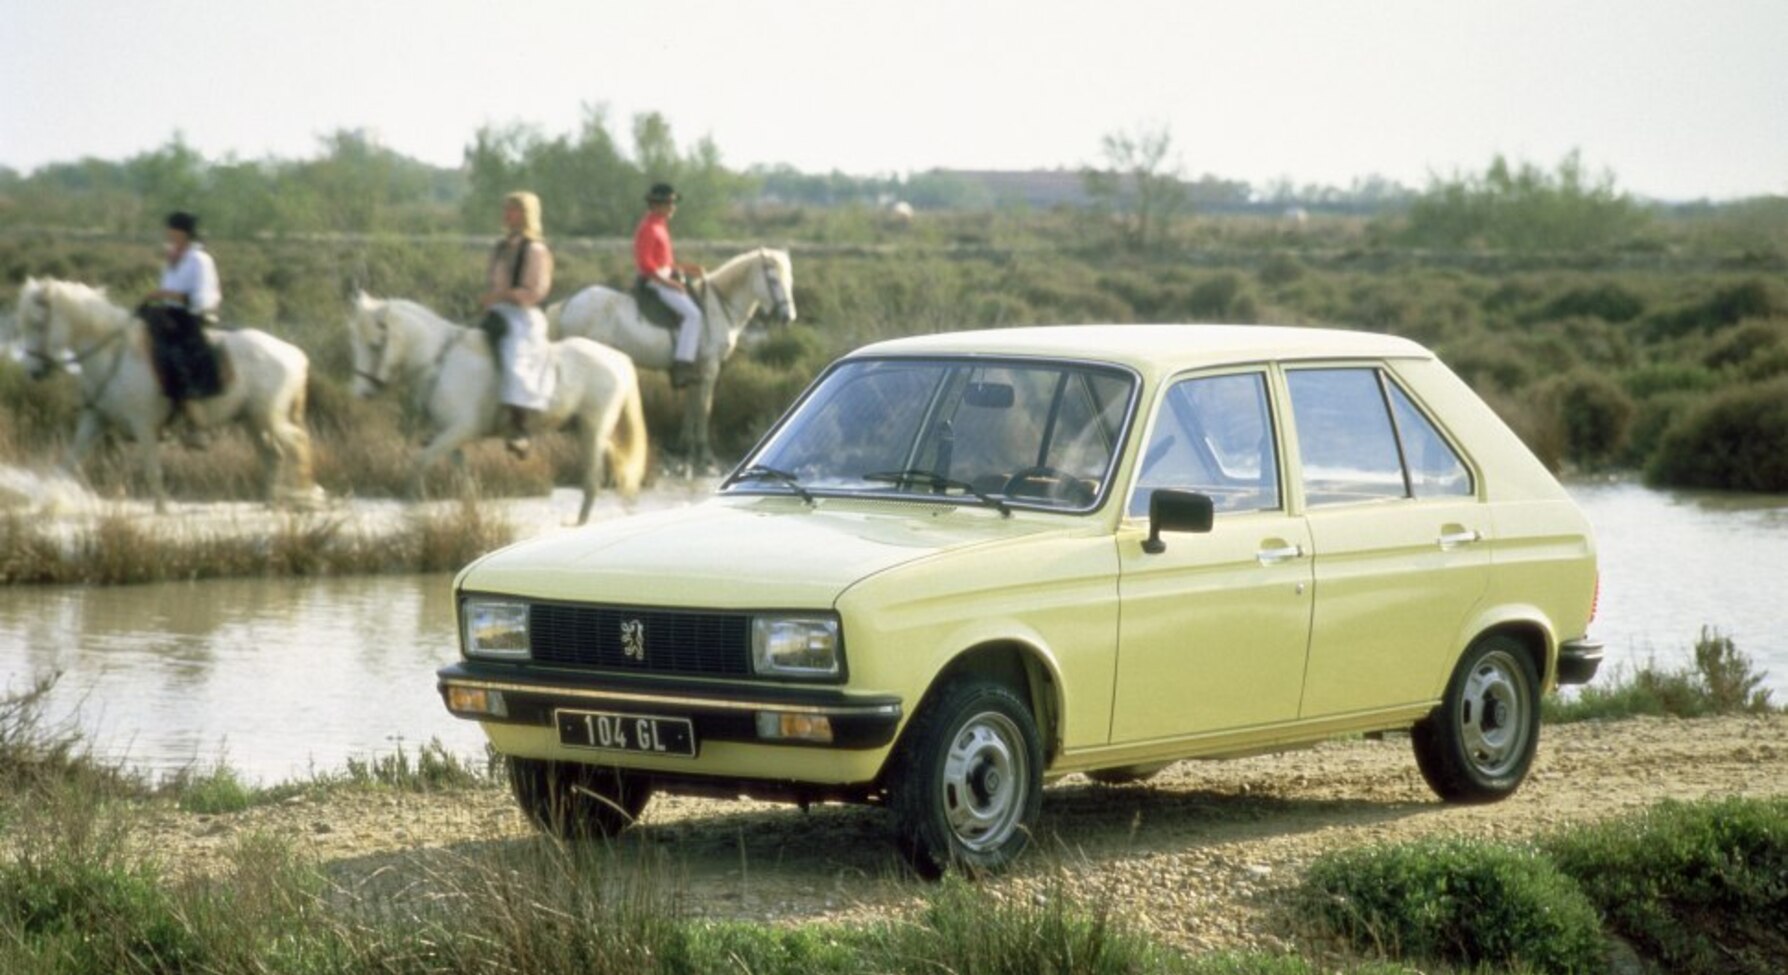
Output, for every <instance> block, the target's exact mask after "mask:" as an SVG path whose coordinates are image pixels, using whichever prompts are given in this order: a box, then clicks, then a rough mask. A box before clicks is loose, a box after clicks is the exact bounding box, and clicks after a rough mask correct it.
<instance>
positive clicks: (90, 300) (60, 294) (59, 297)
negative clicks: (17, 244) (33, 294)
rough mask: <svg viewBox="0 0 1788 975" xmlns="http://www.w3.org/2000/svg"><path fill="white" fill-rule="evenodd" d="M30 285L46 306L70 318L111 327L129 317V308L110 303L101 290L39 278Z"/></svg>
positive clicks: (104, 290)
mask: <svg viewBox="0 0 1788 975" xmlns="http://www.w3.org/2000/svg"><path fill="white" fill-rule="evenodd" d="M33 283H34V284H36V286H37V289H38V290H37V293H38V294H40V295H42V296H43V298H44V300H45V301H46V302H47V303H49V304H50V305H53V306H54V307H56V308H58V309H60V310H61V311H62V313H63V314H65V315H67V316H69V317H70V318H74V317H77V316H78V317H80V318H81V319H84V320H85V321H86V322H87V323H89V324H114V325H115V324H118V323H120V322H127V321H129V320H130V318H131V311H130V309H128V308H120V307H118V306H117V305H114V304H112V299H111V297H110V296H108V295H107V294H106V289H104V288H96V287H94V286H93V285H90V284H83V283H81V282H79V281H63V280H61V279H59V278H38V279H37V280H36V281H35V282H28V283H27V285H26V287H27V288H29V287H30V286H31V284H33ZM107 317H109V318H110V319H111V321H110V322H106V321H105V319H106V318H107Z"/></svg>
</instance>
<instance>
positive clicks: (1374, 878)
mask: <svg viewBox="0 0 1788 975" xmlns="http://www.w3.org/2000/svg"><path fill="white" fill-rule="evenodd" d="M1300 905H1301V909H1302V911H1303V913H1304V914H1305V916H1306V917H1307V918H1308V919H1309V920H1311V921H1312V923H1314V924H1315V925H1316V926H1317V927H1318V928H1319V929H1321V930H1323V931H1325V932H1327V933H1331V934H1334V935H1339V936H1340V937H1342V938H1344V939H1346V941H1347V942H1348V943H1350V944H1351V945H1353V947H1354V948H1356V949H1358V950H1360V951H1366V952H1374V953H1380V954H1388V955H1390V956H1392V957H1399V958H1412V959H1431V960H1435V961H1440V962H1445V963H1449V964H1458V965H1467V966H1470V965H1494V966H1498V967H1502V966H1523V965H1525V966H1531V967H1533V968H1534V969H1536V970H1538V971H1542V972H1566V973H1569V972H1591V971H1599V970H1601V968H1602V967H1603V941H1602V934H1601V926H1600V924H1599V922H1598V919H1597V916H1596V910H1595V908H1594V907H1593V906H1592V905H1591V904H1590V902H1589V900H1588V899H1587V898H1585V897H1584V895H1583V892H1582V891H1580V890H1578V889H1577V887H1576V885H1575V884H1573V883H1572V882H1571V880H1570V878H1569V877H1567V876H1565V875H1564V874H1562V873H1560V872H1559V870H1558V869H1557V868H1556V867H1554V866H1553V865H1552V864H1551V862H1550V861H1548V860H1547V859H1546V858H1545V857H1543V856H1541V855H1540V854H1539V853H1537V852H1535V851H1533V850H1528V849H1516V848H1512V847H1507V846H1500V845H1496V844H1491V843H1484V842H1478V841H1467V840H1439V841H1424V842H1416V843H1408V844H1402V845H1396V846H1381V847H1370V848H1366V849H1360V850H1347V851H1343V852H1339V853H1331V854H1327V855H1325V856H1323V857H1321V858H1319V859H1318V860H1317V861H1316V862H1315V863H1313V864H1311V865H1310V870H1309V873H1308V874H1307V875H1306V876H1305V879H1304V882H1303V886H1302V889H1301V891H1300Z"/></svg>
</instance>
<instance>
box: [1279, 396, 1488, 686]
mask: <svg viewBox="0 0 1788 975" xmlns="http://www.w3.org/2000/svg"><path fill="white" fill-rule="evenodd" d="M1285 382H1286V388H1287V390H1288V392H1289V400H1290V403H1291V419H1292V427H1293V429H1294V430H1295V432H1296V444H1297V456H1298V460H1299V466H1298V476H1299V481H1300V485H1301V489H1302V494H1303V501H1304V506H1305V512H1306V517H1307V519H1308V522H1309V526H1310V534H1311V539H1312V542H1313V544H1314V549H1315V581H1316V606H1315V616H1314V619H1313V621H1312V624H1311V630H1310V648H1309V667H1308V670H1307V674H1306V677H1305V681H1304V694H1303V706H1302V708H1301V712H1300V713H1301V716H1302V717H1305V718H1318V717H1324V716H1330V715H1340V714H1347V713H1350V712H1357V711H1369V710H1376V709H1380V708H1387V707H1396V706H1399V705H1408V704H1418V703H1422V702H1425V701H1427V700H1430V699H1431V698H1432V697H1433V696H1434V694H1435V693H1436V691H1437V687H1436V684H1437V675H1439V674H1444V673H1446V672H1447V670H1448V669H1449V668H1450V666H1451V661H1452V660H1453V658H1454V657H1455V656H1456V655H1457V654H1458V652H1459V650H1460V649H1461V648H1460V647H1458V646H1456V645H1455V643H1456V641H1457V639H1458V634H1459V631H1460V628H1461V627H1462V626H1463V624H1464V621H1465V617H1466V615H1467V614H1468V613H1469V612H1470V611H1471V609H1472V607H1473V606H1475V605H1476V604H1477V602H1478V600H1479V599H1480V598H1481V597H1482V596H1483V594H1484V592H1485V589H1486V588H1487V586H1488V584H1489V578H1490V552H1489V546H1487V545H1485V544H1484V539H1485V537H1486V535H1487V534H1488V532H1489V531H1490V526H1491V522H1490V517H1489V514H1488V510H1487V506H1486V505H1485V504H1484V503H1483V502H1481V501H1480V500H1479V498H1478V491H1477V486H1476V483H1475V479H1474V477H1473V474H1472V471H1471V469H1470V467H1469V466H1468V465H1467V463H1466V461H1465V460H1464V458H1463V455H1462V454H1461V453H1460V452H1459V451H1458V450H1456V449H1455V447H1454V446H1453V444H1452V443H1451V442H1449V441H1448V439H1447V438H1446V437H1445V435H1444V434H1443V433H1442V432H1441V428H1440V427H1439V426H1438V425H1437V424H1436V423H1435V422H1434V421H1433V420H1432V419H1431V418H1430V417H1429V416H1428V414H1427V413H1426V412H1424V411H1423V410H1422V409H1421V407H1420V406H1419V405H1418V404H1417V403H1416V402H1415V401H1414V400H1413V399H1412V398H1411V397H1410V395H1409V394H1408V393H1407V392H1406V391H1404V390H1403V389H1402V387H1400V386H1398V385H1397V383H1396V381H1395V379H1394V378H1393V377H1392V376H1391V375H1390V374H1389V373H1388V372H1387V371H1386V370H1385V369H1384V368H1382V367H1381V366H1378V365H1373V364H1362V365H1321V366H1309V367H1288V368H1287V369H1286V371H1285Z"/></svg>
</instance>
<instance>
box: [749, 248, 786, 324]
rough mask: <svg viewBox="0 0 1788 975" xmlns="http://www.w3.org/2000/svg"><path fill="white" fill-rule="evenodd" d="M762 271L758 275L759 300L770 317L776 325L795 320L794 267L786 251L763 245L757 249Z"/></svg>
mask: <svg viewBox="0 0 1788 975" xmlns="http://www.w3.org/2000/svg"><path fill="white" fill-rule="evenodd" d="M758 256H759V260H760V262H761V265H762V267H763V271H764V273H763V274H762V275H760V278H761V279H762V287H763V290H764V292H765V293H764V294H763V295H762V296H760V297H761V300H762V302H763V304H764V307H766V308H768V309H770V319H771V320H772V321H774V322H776V323H777V324H778V325H788V324H791V323H793V322H794V320H795V269H794V265H793V264H792V263H790V261H789V257H788V251H781V250H774V249H772V248H769V247H765V248H763V249H761V250H759V251H758Z"/></svg>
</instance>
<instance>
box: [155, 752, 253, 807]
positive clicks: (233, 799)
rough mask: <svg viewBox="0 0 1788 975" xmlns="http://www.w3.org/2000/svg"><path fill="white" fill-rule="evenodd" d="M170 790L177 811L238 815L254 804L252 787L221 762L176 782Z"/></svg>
mask: <svg viewBox="0 0 1788 975" xmlns="http://www.w3.org/2000/svg"><path fill="white" fill-rule="evenodd" d="M172 788H173V790H174V793H175V795H177V796H178V797H179V804H180V808H181V809H184V810H186V811H187V812H191V813H204V814H207V815H214V814H217V813H233V812H241V811H242V810H244V809H247V808H248V807H249V806H252V805H254V803H255V789H254V787H253V786H251V785H249V784H248V783H246V782H243V781H242V777H241V776H240V775H238V774H237V772H236V770H235V769H232V768H230V767H229V766H228V765H225V764H224V763H222V762H218V763H217V764H216V765H214V766H212V767H211V769H210V770H209V771H206V772H204V773H202V774H200V775H197V776H192V777H187V778H183V779H180V780H178V781H177V782H176V783H175V784H174V785H173V786H172Z"/></svg>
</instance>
